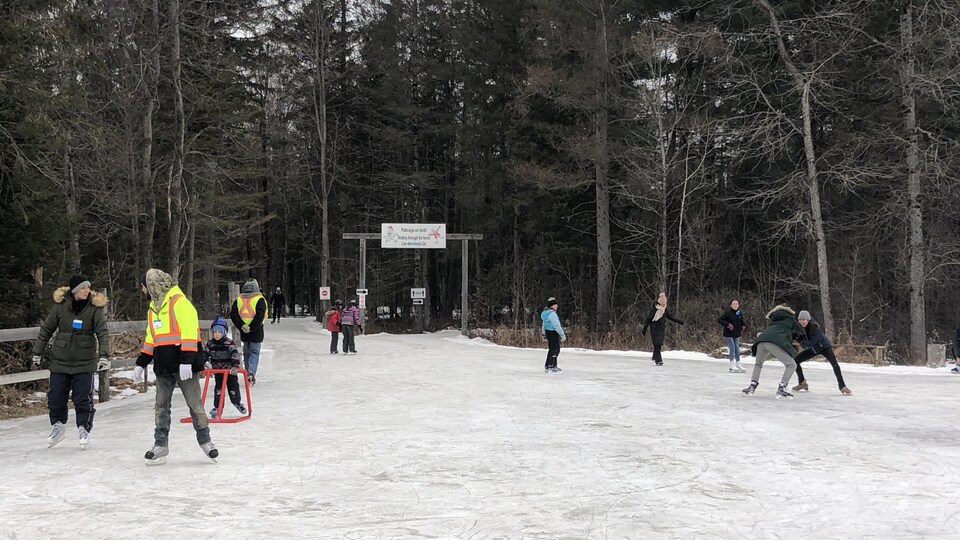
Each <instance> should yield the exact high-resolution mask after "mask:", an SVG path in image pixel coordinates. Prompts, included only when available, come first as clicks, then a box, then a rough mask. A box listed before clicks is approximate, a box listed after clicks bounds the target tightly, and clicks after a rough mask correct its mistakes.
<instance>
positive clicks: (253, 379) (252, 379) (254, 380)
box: [248, 373, 257, 386]
mask: <svg viewBox="0 0 960 540" xmlns="http://www.w3.org/2000/svg"><path fill="white" fill-rule="evenodd" d="M248 378H249V379H250V386H253V385H255V384H257V374H256V373H251V374H250V376H249V377H248Z"/></svg>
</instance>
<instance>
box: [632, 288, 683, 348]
mask: <svg viewBox="0 0 960 540" xmlns="http://www.w3.org/2000/svg"><path fill="white" fill-rule="evenodd" d="M668 319H669V320H671V321H673V322H675V323H677V324H679V325H681V326H682V325H683V321H681V320H680V319H678V318H676V317H674V316H673V314H672V313H670V310H668V309H667V293H660V296H658V297H657V303H656V304H654V305H653V307H652V308H651V309H650V312H649V313H647V319H646V320H645V321H644V323H643V330H641V331H640V334H641V335H644V336H645V335H647V328H650V340H651V341H652V342H653V363H654V364H656V365H658V366H662V365H663V357H662V356H660V349H661V348H662V347H663V338H664V335H665V334H666V329H667V320H668Z"/></svg>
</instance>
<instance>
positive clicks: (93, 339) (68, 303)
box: [33, 275, 110, 449]
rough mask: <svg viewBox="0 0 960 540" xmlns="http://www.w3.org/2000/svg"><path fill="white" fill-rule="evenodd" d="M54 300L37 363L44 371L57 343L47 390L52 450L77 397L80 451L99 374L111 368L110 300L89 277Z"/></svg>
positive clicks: (37, 344)
mask: <svg viewBox="0 0 960 540" xmlns="http://www.w3.org/2000/svg"><path fill="white" fill-rule="evenodd" d="M53 302H54V306H53V309H51V310H50V313H49V314H48V315H47V318H46V319H44V321H43V324H42V325H41V326H40V333H39V334H38V335H37V339H36V341H34V343H33V364H34V365H35V366H36V367H40V364H41V362H42V357H43V353H44V351H46V349H47V343H49V342H50V339H51V338H52V339H53V347H52V348H51V349H50V363H49V367H50V388H49V390H48V391H47V407H48V409H49V412H50V425H51V426H53V429H52V431H51V432H50V436H49V437H47V446H48V447H49V448H53V447H54V446H56V445H57V444H59V443H60V441H62V440H63V438H64V437H65V436H66V423H67V398H68V397H69V396H70V395H71V394H72V395H73V408H74V410H75V411H76V417H77V432H78V434H79V436H80V448H81V449H86V448H87V443H89V442H90V432H91V431H93V416H94V414H96V412H97V410H96V409H95V408H94V406H93V377H94V374H95V373H96V372H97V371H100V370H106V369H110V361H109V360H107V356H108V355H109V352H110V331H109V330H108V329H107V317H106V315H104V313H103V308H104V307H106V305H107V302H108V299H107V295H105V294H101V293H98V292H95V291H91V290H90V281H89V280H88V279H87V278H86V277H84V276H81V275H76V276H73V277H71V278H70V282H69V286H67V287H59V288H58V289H57V290H56V291H54V292H53ZM98 359H99V360H98Z"/></svg>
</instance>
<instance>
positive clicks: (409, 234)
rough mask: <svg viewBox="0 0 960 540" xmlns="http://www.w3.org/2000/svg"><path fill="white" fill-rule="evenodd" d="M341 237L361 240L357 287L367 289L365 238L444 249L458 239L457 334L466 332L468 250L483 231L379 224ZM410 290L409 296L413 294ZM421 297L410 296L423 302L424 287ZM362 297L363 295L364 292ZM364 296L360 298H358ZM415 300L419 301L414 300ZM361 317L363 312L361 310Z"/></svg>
mask: <svg viewBox="0 0 960 540" xmlns="http://www.w3.org/2000/svg"><path fill="white" fill-rule="evenodd" d="M343 239H344V240H359V241H360V287H359V288H358V289H357V294H358V295H359V292H360V290H363V291H364V292H366V289H365V288H366V286H367V240H380V247H383V248H393V249H445V248H446V247H447V240H460V241H461V242H462V244H461V246H462V249H461V260H462V264H461V272H460V276H461V280H460V333H462V334H463V335H467V321H468V320H469V313H470V312H469V310H468V309H467V300H468V298H469V296H470V294H469V293H470V289H469V274H470V273H469V262H470V256H469V253H470V252H469V249H470V240H483V235H482V234H447V226H446V224H444V223H381V224H380V232H379V233H343ZM413 290H414V289H411V292H410V293H411V297H412V294H413ZM420 290H422V291H423V296H422V297H420V298H416V297H412V298H413V299H414V300H413V303H414V305H423V299H424V298H426V289H420ZM363 296H364V297H365V296H366V295H363ZM361 298H363V297H361ZM417 300H420V301H419V302H417ZM360 313H361V317H363V316H364V315H363V313H364V312H363V311H362V310H361V311H360Z"/></svg>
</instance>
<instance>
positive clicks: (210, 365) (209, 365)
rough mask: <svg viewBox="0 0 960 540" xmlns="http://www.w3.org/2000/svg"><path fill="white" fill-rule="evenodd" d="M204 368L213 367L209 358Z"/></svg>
mask: <svg viewBox="0 0 960 540" xmlns="http://www.w3.org/2000/svg"><path fill="white" fill-rule="evenodd" d="M203 369H213V364H211V363H210V361H209V360H207V362H206V363H205V364H203Z"/></svg>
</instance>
